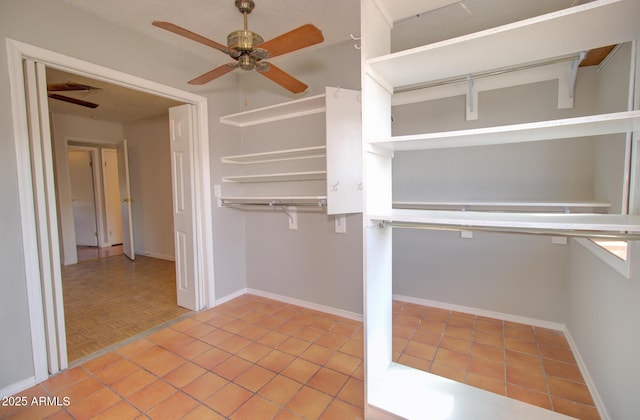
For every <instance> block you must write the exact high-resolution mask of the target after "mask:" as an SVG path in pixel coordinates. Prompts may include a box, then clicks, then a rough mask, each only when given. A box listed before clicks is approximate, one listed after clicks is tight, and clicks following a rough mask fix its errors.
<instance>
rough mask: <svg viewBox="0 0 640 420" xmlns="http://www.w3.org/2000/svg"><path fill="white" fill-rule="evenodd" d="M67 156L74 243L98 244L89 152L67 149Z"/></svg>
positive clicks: (82, 244)
mask: <svg viewBox="0 0 640 420" xmlns="http://www.w3.org/2000/svg"><path fill="white" fill-rule="evenodd" d="M68 157H69V179H70V181H71V208H72V210H73V224H74V226H75V230H76V245H80V246H98V231H97V223H96V201H95V197H94V194H93V193H94V186H93V159H92V155H91V152H89V151H88V150H69V153H68Z"/></svg>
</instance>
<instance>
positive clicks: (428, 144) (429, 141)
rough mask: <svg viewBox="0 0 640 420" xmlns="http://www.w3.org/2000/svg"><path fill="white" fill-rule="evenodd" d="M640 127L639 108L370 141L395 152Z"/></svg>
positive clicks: (520, 141)
mask: <svg viewBox="0 0 640 420" xmlns="http://www.w3.org/2000/svg"><path fill="white" fill-rule="evenodd" d="M639 130H640V111H627V112H616V113H612V114H601V115H591V116H587V117H576V118H566V119H561V120H551V121H540V122H534V123H525V124H513V125H504V126H498V127H487V128H476V129H470V130H457V131H446V132H441V133H425V134H416V135H408V136H395V137H389V138H386V139H371V140H369V144H371V145H374V146H377V147H381V148H385V149H389V150H393V151H396V150H427V149H442V148H452V147H467V146H487V145H493V144H509V143H522V142H529V141H542V140H558V139H565V138H576V137H589V136H599V135H603V134H614V133H626V132H629V131H639Z"/></svg>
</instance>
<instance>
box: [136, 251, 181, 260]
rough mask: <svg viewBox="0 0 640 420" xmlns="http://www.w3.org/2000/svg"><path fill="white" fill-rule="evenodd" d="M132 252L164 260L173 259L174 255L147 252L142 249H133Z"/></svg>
mask: <svg viewBox="0 0 640 420" xmlns="http://www.w3.org/2000/svg"><path fill="white" fill-rule="evenodd" d="M134 252H135V253H136V255H142V256H144V257H151V258H157V259H159V260H166V261H175V260H176V257H175V256H174V255H165V254H158V253H156V252H147V251H142V250H137V249H136V250H134Z"/></svg>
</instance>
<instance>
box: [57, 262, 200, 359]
mask: <svg viewBox="0 0 640 420" xmlns="http://www.w3.org/2000/svg"><path fill="white" fill-rule="evenodd" d="M62 292H63V297H64V315H65V324H66V325H65V326H66V334H67V351H68V359H69V361H70V362H73V361H75V360H78V359H80V358H82V357H86V356H88V355H90V354H93V353H95V352H96V351H99V350H101V349H104V348H106V347H109V346H111V345H114V344H116V343H119V342H121V341H122V340H125V339H127V338H130V337H133V336H135V335H138V334H140V333H142V332H144V331H147V330H150V329H152V328H154V327H157V326H159V325H162V324H164V323H166V322H169V321H171V320H173V319H176V318H177V317H179V316H182V315H184V314H187V313H189V312H190V311H189V310H187V309H184V308H181V307H179V306H178V305H177V304H176V301H177V298H176V268H175V263H174V262H173V261H166V260H160V259H157V258H150V257H145V256H137V257H136V259H135V261H131V260H129V259H128V258H127V257H125V256H124V255H119V256H111V257H107V258H100V259H92V260H90V261H84V262H81V263H78V264H73V265H68V266H64V267H62Z"/></svg>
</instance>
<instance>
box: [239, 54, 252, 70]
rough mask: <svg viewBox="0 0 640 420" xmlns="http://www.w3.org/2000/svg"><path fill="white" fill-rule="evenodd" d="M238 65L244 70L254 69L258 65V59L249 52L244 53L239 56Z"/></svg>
mask: <svg viewBox="0 0 640 420" xmlns="http://www.w3.org/2000/svg"><path fill="white" fill-rule="evenodd" d="M238 66H240V68H241V69H242V70H253V69H254V67H255V66H256V59H255V58H253V57H252V56H250V55H249V54H243V55H241V56H240V57H238Z"/></svg>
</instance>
